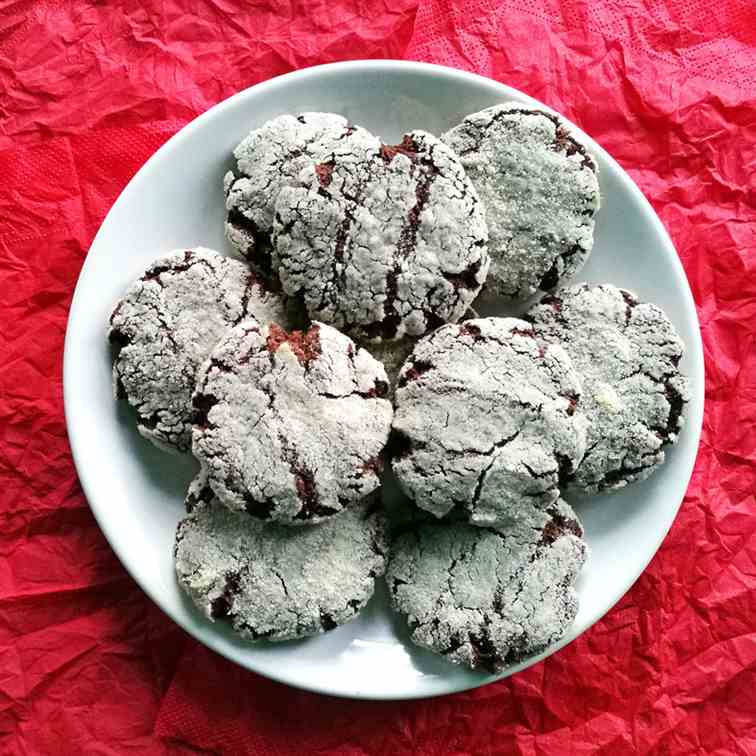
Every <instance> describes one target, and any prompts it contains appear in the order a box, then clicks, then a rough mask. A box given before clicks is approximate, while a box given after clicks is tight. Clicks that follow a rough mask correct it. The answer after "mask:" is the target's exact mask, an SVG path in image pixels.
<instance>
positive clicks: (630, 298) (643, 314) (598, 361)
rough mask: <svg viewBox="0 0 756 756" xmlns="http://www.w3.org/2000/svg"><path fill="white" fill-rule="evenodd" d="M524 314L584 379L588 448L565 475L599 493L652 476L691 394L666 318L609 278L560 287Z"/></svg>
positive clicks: (679, 344)
mask: <svg viewBox="0 0 756 756" xmlns="http://www.w3.org/2000/svg"><path fill="white" fill-rule="evenodd" d="M526 317H527V319H528V320H529V321H531V322H532V325H533V327H534V329H535V331H536V333H537V334H538V337H539V338H542V339H544V340H546V341H549V342H554V343H559V344H562V345H563V346H564V349H565V350H566V351H567V353H568V354H569V355H570V357H571V358H572V361H573V363H574V365H575V368H576V369H577V370H578V372H579V373H580V374H581V376H582V380H583V400H582V404H581V406H582V408H583V411H584V412H585V414H586V417H587V418H588V421H589V429H588V440H587V451H586V454H585V457H584V458H583V461H582V463H581V465H580V467H579V468H578V469H577V471H576V472H572V473H568V474H567V475H566V476H565V482H567V483H568V485H569V487H570V488H572V489H574V490H578V491H584V492H587V493H597V492H599V491H604V490H611V489H615V488H621V487H623V486H625V485H627V484H628V483H631V482H633V481H637V480H643V479H644V478H647V477H648V476H649V475H650V474H651V473H652V472H653V471H654V470H655V469H656V468H657V467H659V465H661V464H662V463H663V462H664V457H665V452H664V447H665V446H669V445H670V444H674V443H676V441H677V438H678V434H679V432H680V429H681V428H682V425H683V421H684V410H685V405H686V404H687V402H688V399H689V396H690V389H689V384H688V379H687V378H686V377H685V376H684V375H682V374H681V372H680V370H679V367H678V366H679V364H680V359H681V357H682V355H683V349H684V347H683V342H682V340H681V339H680V337H679V336H678V334H677V332H676V331H675V328H674V326H673V325H672V323H670V321H669V318H667V316H666V315H665V314H664V312H663V311H662V310H661V309H660V308H659V307H657V306H656V305H653V304H648V303H644V302H639V301H638V299H637V298H636V296H635V295H634V294H632V293H631V292H629V291H626V290H624V289H618V288H617V287H616V286H612V285H610V284H603V285H590V284H581V285H579V286H574V287H570V288H568V289H563V290H562V291H560V292H559V293H558V295H550V296H546V297H544V298H543V299H542V300H541V301H540V303H539V304H538V305H536V306H535V307H533V308H532V309H531V310H530V312H529V313H528V315H527V316H526Z"/></svg>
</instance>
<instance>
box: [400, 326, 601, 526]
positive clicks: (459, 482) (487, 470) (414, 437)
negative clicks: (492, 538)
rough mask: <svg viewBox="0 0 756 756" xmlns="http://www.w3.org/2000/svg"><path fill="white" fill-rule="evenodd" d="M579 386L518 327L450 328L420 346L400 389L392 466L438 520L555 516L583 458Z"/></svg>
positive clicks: (555, 352)
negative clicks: (542, 511)
mask: <svg viewBox="0 0 756 756" xmlns="http://www.w3.org/2000/svg"><path fill="white" fill-rule="evenodd" d="M580 394H581V386H580V380H579V378H578V376H577V374H576V372H575V370H574V369H573V367H572V363H571V362H570V358H569V357H568V356H567V354H566V353H565V351H564V350H563V349H562V348H561V347H560V346H557V345H551V344H548V343H546V342H545V341H544V340H543V339H541V338H538V337H537V336H536V335H535V334H534V332H533V327H532V326H531V325H530V324H529V323H526V322H524V321H522V320H517V319H514V318H481V319H477V320H468V321H465V322H463V323H460V324H456V325H446V326H443V327H442V328H439V329H438V330H437V331H435V332H434V333H433V334H431V335H430V336H427V337H425V338H424V339H422V340H421V341H420V342H418V344H417V346H416V347H415V349H414V351H413V353H412V355H411V356H410V357H409V359H408V360H407V362H406V363H405V364H404V367H403V368H402V370H401V372H400V374H399V380H398V383H397V389H396V411H395V415H394V423H393V430H394V436H393V439H392V447H393V454H394V457H393V461H392V467H393V471H394V473H395V474H396V476H397V478H398V479H399V482H400V484H401V486H402V488H403V489H404V490H405V492H406V493H407V494H408V496H410V497H411V498H412V499H414V501H415V502H416V504H417V505H418V506H419V507H421V508H422V509H426V510H428V511H429V512H432V513H434V514H435V515H436V516H437V517H441V516H443V515H445V514H447V513H448V512H449V511H450V510H451V509H452V508H453V507H455V506H458V507H461V508H462V509H463V510H464V511H466V512H467V515H468V517H469V519H470V520H471V521H472V522H473V523H474V524H476V525H493V524H497V523H503V522H514V521H516V520H517V519H518V517H519V516H520V514H519V513H520V512H522V511H527V510H528V509H529V508H531V507H533V506H537V507H547V506H549V505H550V504H552V503H553V502H554V501H555V500H556V499H557V497H558V496H559V488H560V485H561V484H562V481H563V480H564V479H565V478H567V477H568V476H570V475H572V474H573V473H574V472H575V470H576V469H577V466H578V464H579V463H580V460H581V459H582V457H583V453H584V452H585V438H586V421H585V418H584V416H583V414H582V412H581V410H580V406H581V403H580Z"/></svg>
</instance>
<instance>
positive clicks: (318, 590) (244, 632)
mask: <svg viewBox="0 0 756 756" xmlns="http://www.w3.org/2000/svg"><path fill="white" fill-rule="evenodd" d="M193 487H194V495H195V498H194V502H193V505H192V511H191V513H190V514H189V515H187V516H186V517H185V518H184V519H183V520H181V522H179V524H178V528H177V530H176V539H175V545H174V561H175V567H176V574H177V576H178V581H179V584H180V585H181V587H182V588H183V589H184V591H186V593H187V594H188V595H189V597H190V598H191V599H192V601H193V602H194V603H195V604H196V606H197V607H198V608H199V609H200V611H201V612H202V613H203V614H204V615H205V616H207V617H208V618H209V619H211V620H223V621H225V622H228V623H229V624H230V625H231V626H232V627H233V629H234V630H235V631H236V632H237V633H239V635H241V636H242V637H244V638H246V639H249V640H257V639H260V638H267V639H269V640H274V641H280V640H289V639H293V638H302V637H305V636H308V635H315V634H317V633H321V632H323V631H325V630H332V629H333V628H335V627H337V626H338V625H343V624H344V623H345V622H348V621H349V620H351V619H352V618H354V617H355V616H356V615H357V614H358V613H359V612H360V611H361V609H362V608H363V607H364V606H365V604H366V603H367V602H368V600H369V599H370V597H371V596H372V595H373V590H374V588H375V580H376V578H378V577H380V576H381V575H383V572H384V569H385V562H386V556H385V555H386V553H387V543H386V536H385V533H386V528H385V523H384V517H383V515H382V513H381V512H380V509H379V508H377V507H376V502H375V501H374V500H373V497H369V498H368V500H366V501H364V502H362V503H360V504H357V505H356V506H354V507H352V508H351V509H350V510H349V511H347V512H344V513H343V514H341V515H339V517H337V518H335V519H333V520H330V521H328V522H325V523H321V524H320V525H314V526H312V527H309V528H292V527H287V526H285V525H279V524H276V523H269V522H261V521H260V520H256V519H255V518H253V517H249V516H247V515H246V514H244V513H242V512H232V511H230V510H229V509H228V508H227V507H225V506H223V505H222V504H221V503H220V502H219V501H218V499H217V498H215V497H214V496H213V494H212V491H211V490H210V489H209V488H207V486H206V485H204V484H203V483H202V482H201V481H198V482H197V483H196V484H194V486H193Z"/></svg>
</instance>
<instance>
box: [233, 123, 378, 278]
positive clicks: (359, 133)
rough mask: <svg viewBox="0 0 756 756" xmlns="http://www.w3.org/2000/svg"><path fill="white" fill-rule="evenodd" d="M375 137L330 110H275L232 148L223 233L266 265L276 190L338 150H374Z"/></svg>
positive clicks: (251, 258)
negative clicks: (292, 112)
mask: <svg viewBox="0 0 756 756" xmlns="http://www.w3.org/2000/svg"><path fill="white" fill-rule="evenodd" d="M379 147H380V140H379V139H378V138H377V137H374V136H373V135H372V134H370V133H369V132H368V131H366V130H365V129H363V128H360V127H359V126H353V125H351V124H350V123H349V122H348V121H347V120H346V118H344V117H343V116H340V115H334V114H333V113H302V114H301V115H298V116H293V115H281V116H278V117H277V118H274V119H272V120H271V121H268V122H267V123H265V124H264V125H263V126H261V127H260V128H259V129H255V130H254V131H252V132H250V134H249V135H248V136H247V137H246V138H245V139H244V140H243V141H242V142H241V143H240V144H239V145H238V147H237V148H236V149H235V150H234V157H235V158H236V170H235V171H233V172H231V171H229V172H228V173H227V174H226V176H225V178H224V180H223V185H224V189H225V194H226V238H227V239H228V240H229V241H230V242H231V244H232V245H233V247H234V248H235V249H236V250H237V251H238V252H239V253H240V254H241V255H243V256H244V257H246V258H247V259H249V261H250V262H252V263H254V264H256V265H257V266H259V267H260V268H262V269H263V270H266V271H267V270H268V268H269V267H270V232H271V230H272V228H273V216H274V214H275V204H276V199H277V197H278V193H279V192H280V191H281V189H282V188H283V187H284V186H290V185H293V184H294V183H295V182H296V179H297V177H298V176H299V173H300V171H301V170H302V169H303V168H305V167H306V166H308V165H311V164H313V163H318V162H320V161H322V160H327V159H329V158H330V157H331V156H339V155H342V154H350V155H351V154H360V153H362V152H370V153H373V152H375V151H376V150H377V149H378V148H379Z"/></svg>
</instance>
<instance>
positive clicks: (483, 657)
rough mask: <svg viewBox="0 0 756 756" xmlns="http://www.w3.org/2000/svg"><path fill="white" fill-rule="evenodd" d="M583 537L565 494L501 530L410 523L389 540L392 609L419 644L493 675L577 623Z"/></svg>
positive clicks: (459, 524)
mask: <svg viewBox="0 0 756 756" xmlns="http://www.w3.org/2000/svg"><path fill="white" fill-rule="evenodd" d="M582 535H583V530H582V527H581V525H580V523H579V521H578V519H577V517H576V516H575V513H574V512H573V511H572V509H571V508H570V507H569V505H567V504H566V502H564V501H562V500H559V501H557V502H555V503H554V504H553V505H552V506H551V507H549V508H548V509H547V510H540V509H537V508H528V507H527V506H526V507H524V508H523V509H522V511H521V512H520V514H519V517H518V519H517V520H514V521H512V522H510V523H508V524H507V525H506V526H505V527H504V526H503V527H502V528H500V529H492V528H480V527H473V526H470V525H468V524H466V523H464V522H460V521H457V520H449V519H446V518H445V519H444V520H441V521H438V522H434V523H429V522H416V523H415V524H414V526H413V529H412V530H411V531H405V532H401V533H398V534H396V535H395V536H394V537H393V539H392V544H391V558H390V561H389V565H388V568H387V571H386V582H387V584H388V586H389V595H390V598H391V602H392V606H393V607H394V609H395V610H396V611H398V612H399V613H400V614H401V615H402V616H404V617H405V619H406V621H407V625H408V627H409V629H410V633H411V637H412V640H413V642H415V643H416V644H418V645H419V646H422V647H424V648H427V649H429V650H431V651H434V652H436V653H438V654H440V655H442V656H444V657H445V658H446V659H448V660H449V661H452V662H454V663H457V664H464V665H467V666H469V667H471V668H473V669H483V670H486V671H489V672H499V671H501V670H502V669H503V668H505V667H507V666H509V665H511V664H515V663H517V662H519V661H521V660H522V659H523V658H525V657H527V656H529V655H530V654H534V653H538V652H539V651H541V650H542V649H543V648H545V647H547V646H548V645H550V644H551V643H554V642H556V641H557V640H559V639H560V638H561V637H562V636H563V635H564V633H565V632H566V631H567V629H568V628H569V626H570V624H571V623H572V621H573V620H574V618H575V616H576V614H577V610H578V600H577V592H576V591H575V581H576V579H577V576H578V574H579V572H580V570H581V568H582V567H583V565H584V563H585V561H586V559H587V554H588V549H587V547H586V545H585V543H584V541H583V539H582ZM481 574H485V575H486V576H487V579H486V581H485V583H484V584H481V581H480V575H481Z"/></svg>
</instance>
